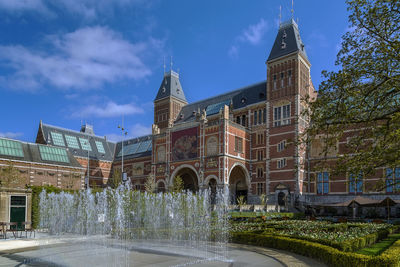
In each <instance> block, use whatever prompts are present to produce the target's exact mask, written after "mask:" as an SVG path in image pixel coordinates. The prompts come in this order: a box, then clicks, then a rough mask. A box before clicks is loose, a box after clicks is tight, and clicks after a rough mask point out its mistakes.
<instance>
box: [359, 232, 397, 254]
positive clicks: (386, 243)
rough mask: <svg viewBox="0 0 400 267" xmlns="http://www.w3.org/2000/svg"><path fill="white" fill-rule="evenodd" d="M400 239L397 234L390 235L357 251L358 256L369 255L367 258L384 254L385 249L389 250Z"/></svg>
mask: <svg viewBox="0 0 400 267" xmlns="http://www.w3.org/2000/svg"><path fill="white" fill-rule="evenodd" d="M398 239H400V233H399V234H391V235H388V237H387V238H385V239H383V240H382V241H380V242H378V243H375V244H374V245H372V246H370V247H368V248H363V249H360V250H359V251H357V253H359V254H364V255H369V256H377V255H380V254H381V253H382V252H384V251H385V250H386V249H387V248H389V247H390V246H391V245H392V244H393V243H394V242H396V241H397V240H398Z"/></svg>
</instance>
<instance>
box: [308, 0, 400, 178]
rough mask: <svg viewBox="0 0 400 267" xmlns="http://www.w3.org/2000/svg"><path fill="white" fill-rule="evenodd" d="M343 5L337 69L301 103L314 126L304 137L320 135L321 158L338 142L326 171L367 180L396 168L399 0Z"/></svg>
mask: <svg viewBox="0 0 400 267" xmlns="http://www.w3.org/2000/svg"><path fill="white" fill-rule="evenodd" d="M347 4H348V11H349V13H350V15H349V22H350V25H349V30H348V32H347V33H346V34H345V35H344V36H343V37H342V48H341V50H340V51H339V53H338V55H337V60H336V65H339V66H340V67H341V70H339V71H335V72H327V71H324V72H323V75H324V77H325V80H324V81H323V82H322V83H321V85H320V86H319V90H318V98H317V99H316V100H315V101H314V102H312V100H311V99H305V100H304V101H305V102H306V103H307V104H309V105H310V110H309V111H308V112H309V115H310V120H311V122H312V123H311V127H310V128H309V129H308V130H307V131H306V133H305V135H304V137H303V139H304V140H308V142H310V140H312V139H315V138H316V137H317V136H318V137H319V138H321V137H322V139H323V144H324V148H323V153H321V156H320V158H321V159H323V158H325V159H326V158H327V154H328V153H327V152H328V151H329V150H330V148H332V147H334V146H338V144H339V143H341V145H340V149H339V154H338V155H337V156H338V160H337V161H336V165H335V166H333V167H332V165H330V166H331V167H330V169H332V170H333V171H334V173H346V172H354V173H358V172H359V171H362V172H363V173H364V174H366V175H367V176H368V175H373V174H375V173H376V170H377V168H380V167H386V166H391V167H394V166H400V157H399V156H400V153H399V151H400V53H399V51H400V2H399V1H396V0H348V1H347ZM304 140H303V141H304ZM320 165H324V167H325V168H327V167H328V166H327V164H326V162H324V161H320Z"/></svg>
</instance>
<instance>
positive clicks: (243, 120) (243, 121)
mask: <svg viewBox="0 0 400 267" xmlns="http://www.w3.org/2000/svg"><path fill="white" fill-rule="evenodd" d="M242 125H243V126H246V115H242Z"/></svg>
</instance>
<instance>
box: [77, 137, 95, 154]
mask: <svg viewBox="0 0 400 267" xmlns="http://www.w3.org/2000/svg"><path fill="white" fill-rule="evenodd" d="M79 142H80V143H81V147H82V149H83V150H89V151H92V146H91V145H90V142H89V140H88V139H86V138H82V137H79Z"/></svg>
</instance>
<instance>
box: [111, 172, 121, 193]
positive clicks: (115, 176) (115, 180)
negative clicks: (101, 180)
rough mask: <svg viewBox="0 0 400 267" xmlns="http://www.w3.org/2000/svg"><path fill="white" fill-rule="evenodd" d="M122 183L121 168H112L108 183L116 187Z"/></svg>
mask: <svg viewBox="0 0 400 267" xmlns="http://www.w3.org/2000/svg"><path fill="white" fill-rule="evenodd" d="M121 183H122V178H121V170H120V169H114V170H113V173H112V176H111V177H110V178H109V179H108V185H109V186H110V187H111V188H114V189H115V188H117V187H118V186H119V185H120V184H121Z"/></svg>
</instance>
